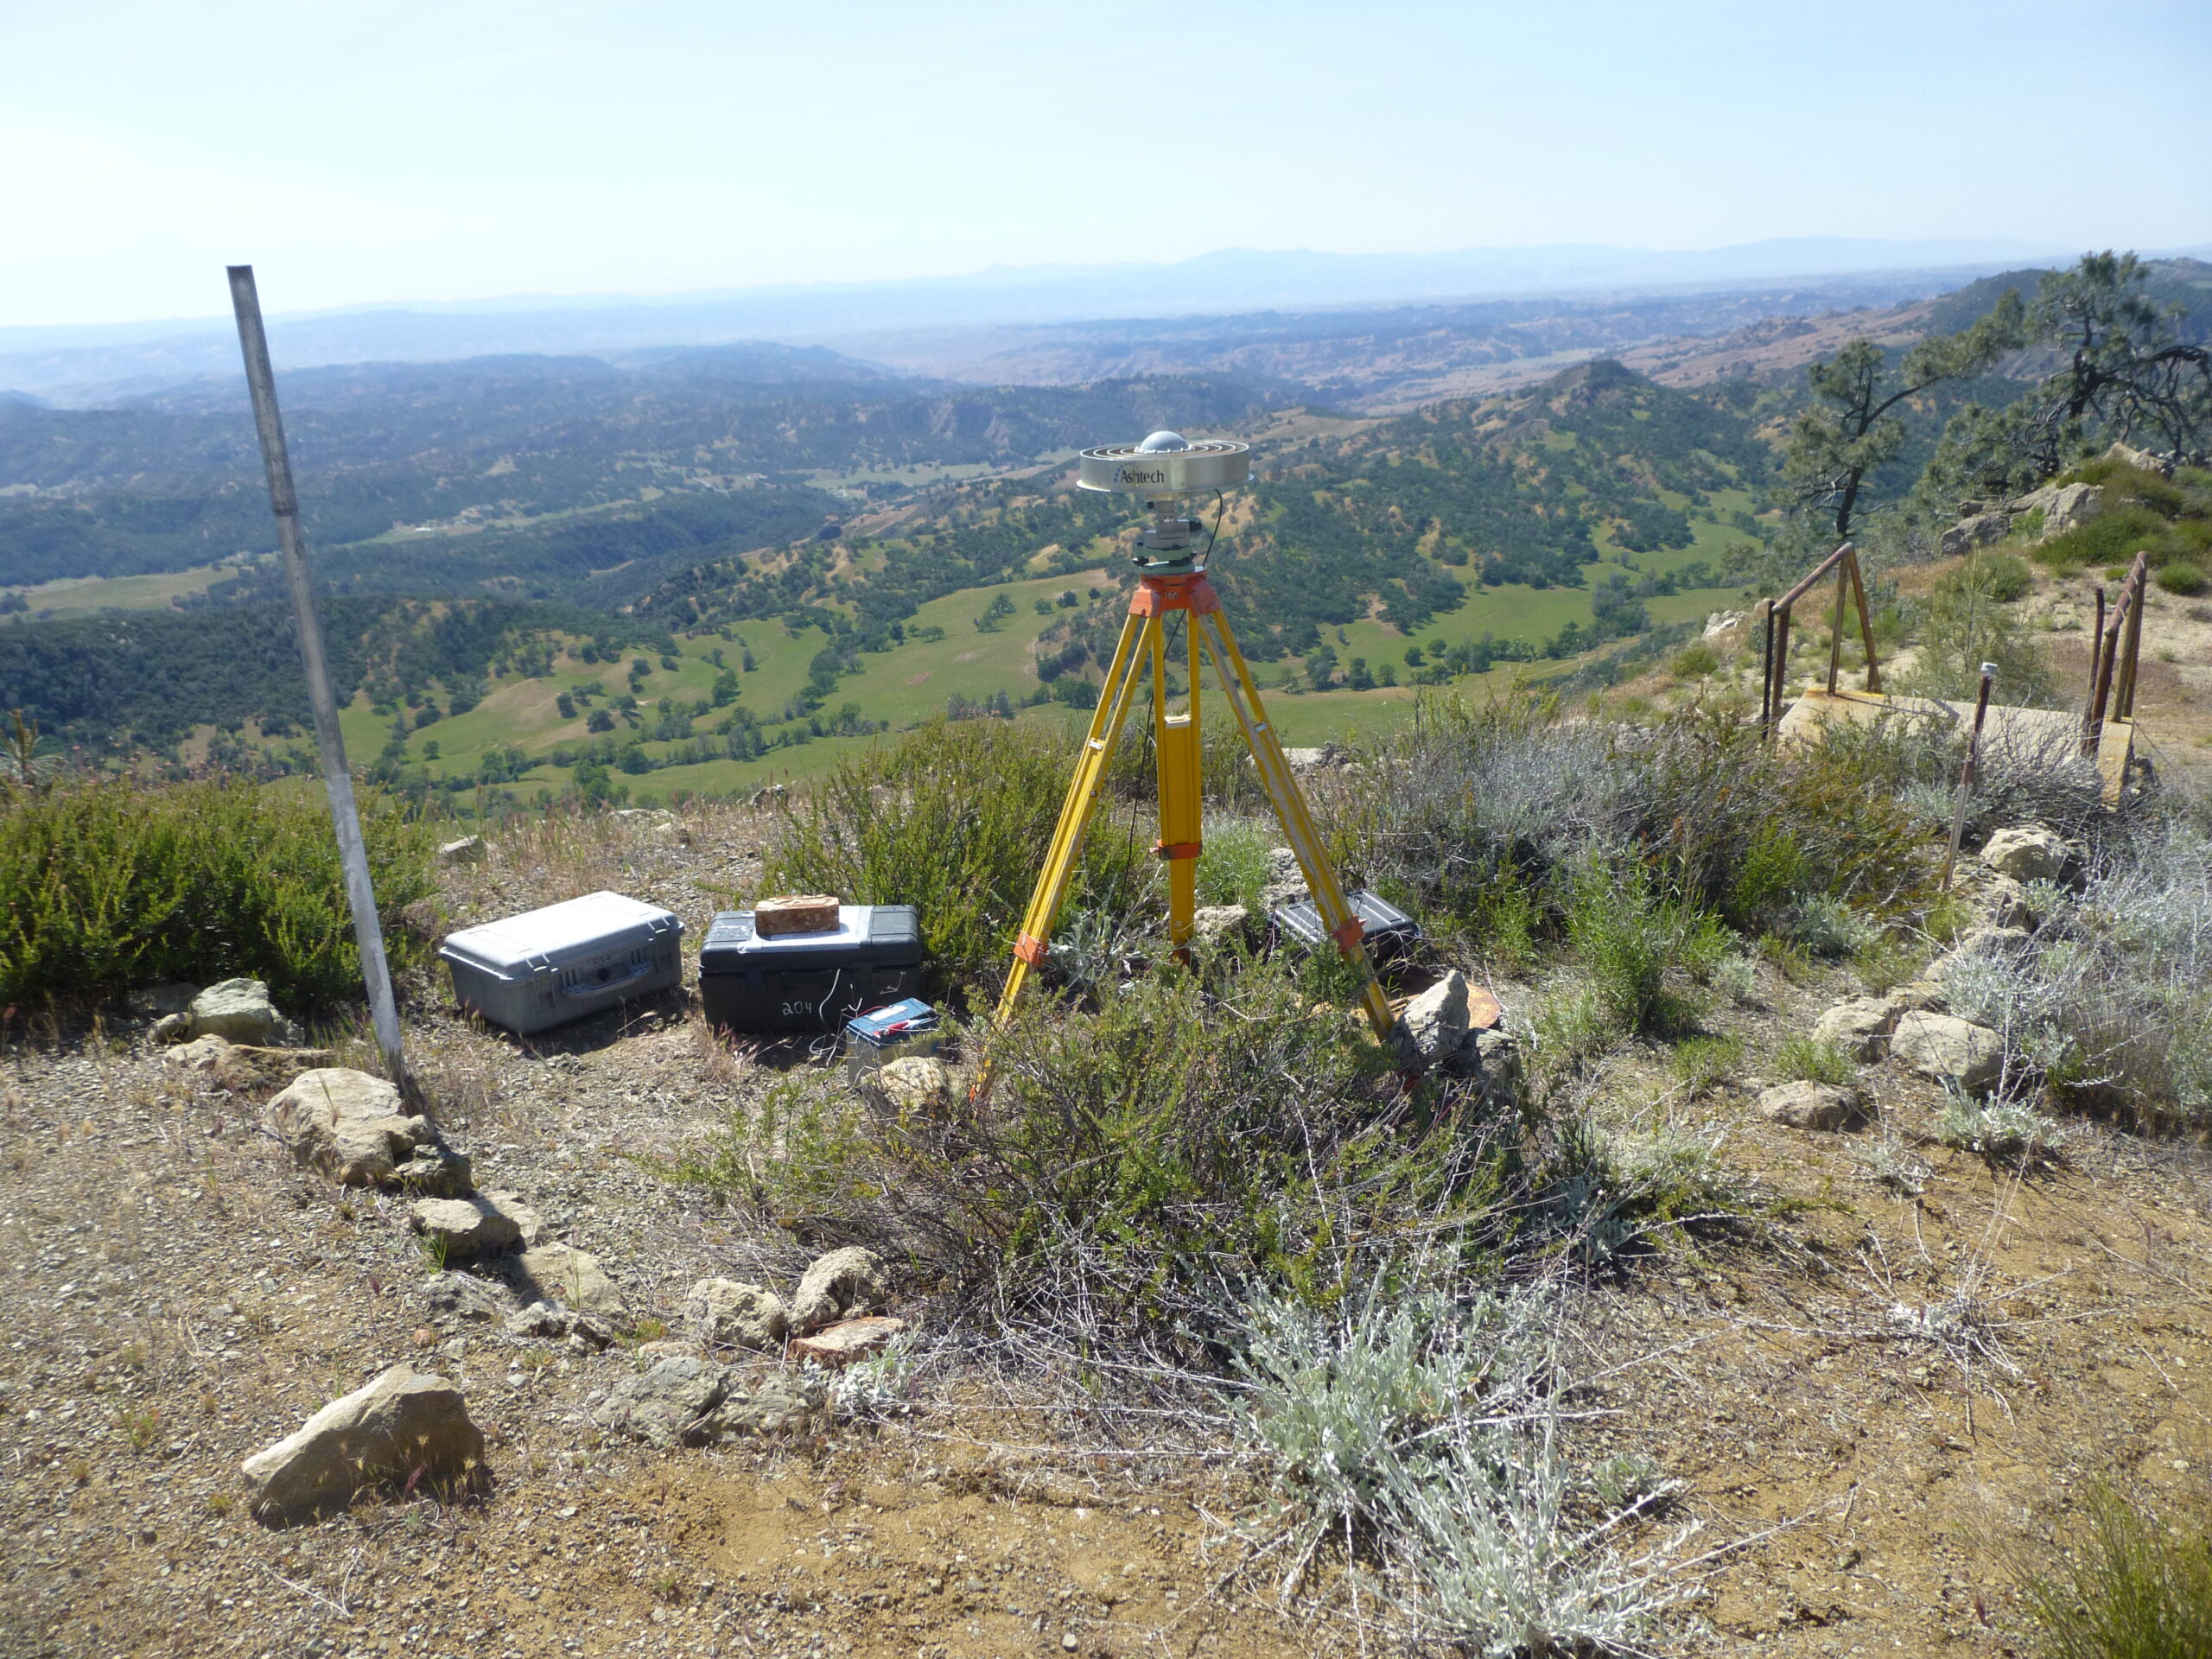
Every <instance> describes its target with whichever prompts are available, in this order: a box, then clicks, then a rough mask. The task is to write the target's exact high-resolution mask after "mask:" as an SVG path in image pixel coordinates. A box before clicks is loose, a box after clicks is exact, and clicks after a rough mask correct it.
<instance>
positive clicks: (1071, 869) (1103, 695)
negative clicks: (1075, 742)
mask: <svg viewBox="0 0 2212 1659" xmlns="http://www.w3.org/2000/svg"><path fill="white" fill-rule="evenodd" d="M1159 627H1160V623H1159V620H1157V619H1156V618H1151V619H1147V618H1143V617H1138V616H1135V615H1132V616H1131V617H1130V618H1129V619H1128V621H1126V622H1124V623H1123V624H1122V639H1121V643H1120V644H1119V645H1116V646H1115V648H1114V661H1113V664H1112V665H1111V666H1110V667H1109V668H1108V669H1107V671H1106V683H1105V684H1104V685H1103V686H1102V687H1101V688H1100V690H1099V697H1098V707H1097V709H1096V711H1095V712H1093V714H1092V715H1091V716H1090V732H1089V733H1088V734H1086V735H1085V736H1084V740H1083V753H1082V755H1081V757H1080V758H1079V759H1078V760H1077V762H1076V768H1075V776H1074V777H1073V778H1071V779H1069V780H1068V793H1067V798H1066V800H1065V801H1064V802H1063V803H1061V805H1060V821H1059V823H1058V827H1057V828H1055V829H1053V831H1052V849H1051V850H1050V851H1049V852H1048V853H1047V854H1046V857H1045V868H1043V869H1042V870H1041V871H1039V873H1038V876H1037V887H1036V889H1035V891H1034V892H1033V893H1031V894H1030V897H1029V909H1028V911H1027V912H1026V913H1025V914H1024V915H1023V917H1022V918H1021V936H1020V938H1018V939H1017V940H1016V941H1015V942H1014V971H1013V972H1012V973H1010V974H1008V975H1007V982H1006V994H1005V995H1003V996H1001V998H1000V999H999V1018H1000V1020H1005V1019H1006V1018H1007V1016H1008V1015H1009V1014H1012V1013H1013V1012H1014V1004H1015V1002H1017V1001H1020V996H1021V988H1022V987H1023V986H1024V985H1025V984H1027V982H1028V979H1029V970H1030V969H1032V968H1033V967H1035V966H1036V965H1037V964H1038V963H1039V962H1040V961H1042V960H1043V959H1044V956H1045V946H1046V943H1047V942H1048V941H1049V940H1050V939H1051V938H1052V920H1053V918H1055V917H1056V916H1058V914H1059V911H1060V901H1061V900H1062V899H1065V898H1066V897H1067V891H1068V883H1069V882H1070V881H1071V880H1073V878H1074V875H1075V861H1076V858H1077V855H1078V854H1080V853H1081V852H1082V850H1083V832H1084V829H1087V828H1088V827H1089V826H1090V815H1091V813H1092V811H1093V810H1096V807H1097V805H1098V791H1099V790H1100V788H1101V787H1103V785H1104V783H1105V781H1106V766H1107V763H1108V762H1109V761H1110V760H1112V759H1113V758H1114V745H1115V743H1116V741H1117V740H1119V738H1120V737H1121V734H1122V721H1125V720H1126V719H1128V713H1129V703H1130V701H1131V699H1132V698H1133V697H1134V696H1135V691H1136V683H1137V666H1138V662H1139V653H1140V649H1141V645H1142V642H1143V639H1144V636H1145V635H1146V634H1147V632H1151V633H1154V634H1155V635H1156V634H1157V632H1158V631H1159Z"/></svg>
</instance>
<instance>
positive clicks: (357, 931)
mask: <svg viewBox="0 0 2212 1659" xmlns="http://www.w3.org/2000/svg"><path fill="white" fill-rule="evenodd" d="M229 270H230V277H231V305H232V309H233V310H235V311H236V312H237V313H238V346H239V348H240V350H241V351H242V352H243V353H245V382H246V386H247V388H248V389H249V390H250V391H251V392H252V394H253V423H254V426H255V427H256V429H257V430H258V431H259V433H260V436H261V461H262V465H263V466H264V467H265V468H266V469H267V470H268V474H269V505H270V510H271V511H272V512H275V513H276V515H277V543H278V544H279V545H280V546H281V547H282V548H283V554H284V580H285V582H286V585H287V586H289V588H290V589H291V594H292V621H293V624H294V626H295V627H296V630H297V632H298V633H299V637H300V662H301V666H302V668H303V669H305V671H306V672H307V681H308V703H309V704H310V705H311V706H312V707H313V708H314V709H315V747H316V748H317V749H318V750H320V751H321V756H322V784H323V788H324V789H325V790H326V791H328V793H329V796H330V817H331V822H332V823H333V824H334V825H335V827H336V829H337V831H338V860H339V862H340V864H341V865H342V866H343V867H344V868H345V872H346V902H347V903H348V904H349V905H350V906H352V907H353V939H354V942H355V943H356V944H358V945H359V947H360V951H361V977H362V979H363V981H364V982H365V983H366V985H367V987H368V993H369V1016H370V1019H371V1020H372V1022H373V1023H374V1025H375V1027H376V1034H377V1047H378V1050H379V1051H380V1052H382V1054H383V1055H384V1065H385V1072H386V1073H387V1074H388V1075H389V1076H390V1077H391V1080H392V1081H393V1082H394V1083H396V1084H399V1085H400V1087H401V1088H403V1089H404V1088H405V1087H407V1066H406V1057H405V1055H404V1053H403V1052H402V1051H401V1048H400V1042H399V1007H398V1005H397V1003H396V1002H395V1001H393V1000H392V995H391V967H390V966H389V965H388V964H387V963H385V955H384V929H383V927H382V926H381V925H379V924H378V921H377V899H376V890H375V888H374V887H372V886H371V884H370V881H369V855H368V849H367V848H366V847H365V846H364V845H363V844H362V841H361V816H360V813H359V810H358V809H356V807H355V806H354V804H353V773H352V772H350V771H349V770H348V769H347V767H346V740H345V735H344V734H343V733H342V732H340V729H339V726H338V700H337V698H336V697H334V696H332V695H331V690H330V665H329V663H328V660H327V658H326V657H325V655H324V653H323V645H322V622H321V619H320V618H319V617H318V616H317V615H316V614H315V589H314V588H313V586H312V585H311V584H310V583H309V582H308V560H307V547H306V544H305V543H304V542H302V539H301V537H300V501H299V497H298V495H297V494H296V493H295V492H294V490H293V488H292V463H291V459H290V457H289V455H288V454H286V452H285V448H284V422H283V416H281V415H280V414H279V413H278V412H277V377H276V374H275V372H273V371H272V370H271V369H270V365H269V338H268V336H267V334H264V332H263V330H262V327H261V296H260V295H259V294H258V293H257V291H256V289H255V288H254V283H253V267H252V266H251V265H232V266H230V267H229Z"/></svg>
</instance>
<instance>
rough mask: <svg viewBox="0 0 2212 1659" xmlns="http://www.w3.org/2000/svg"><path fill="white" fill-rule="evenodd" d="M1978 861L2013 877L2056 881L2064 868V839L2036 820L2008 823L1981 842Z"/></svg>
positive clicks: (2018, 879)
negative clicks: (1979, 859) (1982, 843)
mask: <svg viewBox="0 0 2212 1659" xmlns="http://www.w3.org/2000/svg"><path fill="white" fill-rule="evenodd" d="M1981 861H1982V862H1983V863H1984V864H1986V865H1987V866H1988V867H1989V868H1991V869H1993V870H1994V871H1996V872H1997V873H1998V874H1999V875H2009V876H2011V877H2012V880H2015V881H2056V880H2058V877H2059V874H2060V873H2061V872H2062V871H2063V870H2064V869H2065V868H2066V843H2065V842H2063V840H2061V839H2060V838H2059V837H2058V836H2057V835H2056V833H2055V832H2054V831H2052V830H2050V829H2044V827H2043V825H2041V824H2039V823H2024V824H2014V825H2009V826H2007V827H2006V828H2005V829H1999V831H1998V832H1997V833H1996V834H1995V835H1993V836H1990V838H1989V840H1988V841H1987V842H1986V843H1984V845H1983V847H1982V849H1981Z"/></svg>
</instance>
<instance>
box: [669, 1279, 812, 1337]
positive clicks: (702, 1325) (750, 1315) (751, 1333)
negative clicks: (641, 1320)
mask: <svg viewBox="0 0 2212 1659" xmlns="http://www.w3.org/2000/svg"><path fill="white" fill-rule="evenodd" d="M790 1325H791V1322H790V1320H789V1319H787V1318H786V1317H785V1313H784V1304H783V1300H782V1299H781V1298H780V1297H779V1296H778V1295H777V1294H775V1293H774V1292H773V1291H771V1290H766V1289H764V1288H762V1287H760V1286H759V1285H741V1284H740V1283H738V1282H737V1281H735V1280H734V1279H702V1280H701V1281H699V1282H698V1283H697V1284H696V1285H694V1286H692V1287H691V1294H690V1295H689V1296H687V1297H686V1298H684V1301H683V1328H684V1329H685V1330H687V1331H689V1332H690V1333H691V1334H692V1335H693V1336H694V1337H696V1338H698V1339H699V1340H700V1341H701V1342H704V1343H710V1344H718V1345H721V1346H724V1347H734V1348H773V1347H774V1346H775V1345H776V1344H778V1343H779V1342H781V1341H782V1340H783V1339H784V1332H785V1331H786V1330H788V1329H789V1328H790Z"/></svg>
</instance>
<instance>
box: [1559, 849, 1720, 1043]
mask: <svg viewBox="0 0 2212 1659" xmlns="http://www.w3.org/2000/svg"><path fill="white" fill-rule="evenodd" d="M1567 939H1568V941H1569V943H1571V944H1573V947H1574V950H1575V953H1576V955H1577V956H1578V957H1580V958H1581V962H1582V965H1583V967H1584V969H1585V970H1586V972H1587V973H1588V974H1589V976H1590V979H1591V984H1592V988H1593V989H1594V990H1595V991H1596V993H1597V996H1598V1001H1599V1007H1600V1008H1601V1009H1602V1010H1603V1012H1604V1014H1605V1017H1606V1019H1607V1020H1610V1021H1611V1023H1612V1024H1613V1025H1614V1026H1615V1027H1618V1029H1619V1030H1620V1031H1622V1032H1623V1033H1626V1034H1629V1035H1632V1036H1646V1035H1652V1036H1664V1035H1667V1034H1669V1033H1674V1032H1676V1031H1680V1030H1681V1029H1683V1028H1685V1027H1688V1026H1689V1025H1691V1024H1692V1023H1693V1022H1694V1020H1696V1017H1697V1002H1696V1000H1695V999H1694V998H1693V997H1691V996H1689V995H1686V994H1684V993H1683V992H1682V991H1681V990H1680V989H1679V988H1674V987H1670V986H1669V982H1668V971H1669V969H1679V970H1681V972H1682V973H1684V974H1686V975H1687V976H1688V977H1690V978H1691V979H1693V980H1694V981H1697V982H1704V981H1705V980H1707V979H1709V978H1710V977H1711V976H1712V972H1713V968H1714V966H1715V965H1716V964H1717V963H1719V960H1720V958H1721V957H1723V956H1725V955H1726V953H1727V948H1728V939H1727V935H1726V932H1725V931H1724V930H1723V929H1722V928H1721V926H1720V925H1719V921H1718V920H1717V919H1716V918H1713V917H1712V916H1710V915H1707V914H1705V913H1704V912H1700V911H1696V910H1694V909H1692V908H1690V907H1689V906H1686V905H1682V904H1680V903H1677V902H1675V901H1673V900H1669V899H1656V898H1655V897H1653V895H1652V893H1651V891H1650V884H1649V880H1648V878H1647V877H1646V876H1645V875H1644V874H1643V872H1642V870H1641V869H1639V868H1635V867H1631V868H1630V869H1629V870H1628V871H1627V872H1625V873H1615V872H1612V871H1610V870H1605V869H1603V868H1599V866H1596V865H1594V864H1593V865H1592V866H1590V867H1588V868H1586V869H1584V870H1583V871H1582V872H1580V874H1577V875H1576V877H1575V879H1574V884H1573V890H1572V893H1571V894H1570V897H1569V900H1568V906H1567Z"/></svg>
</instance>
